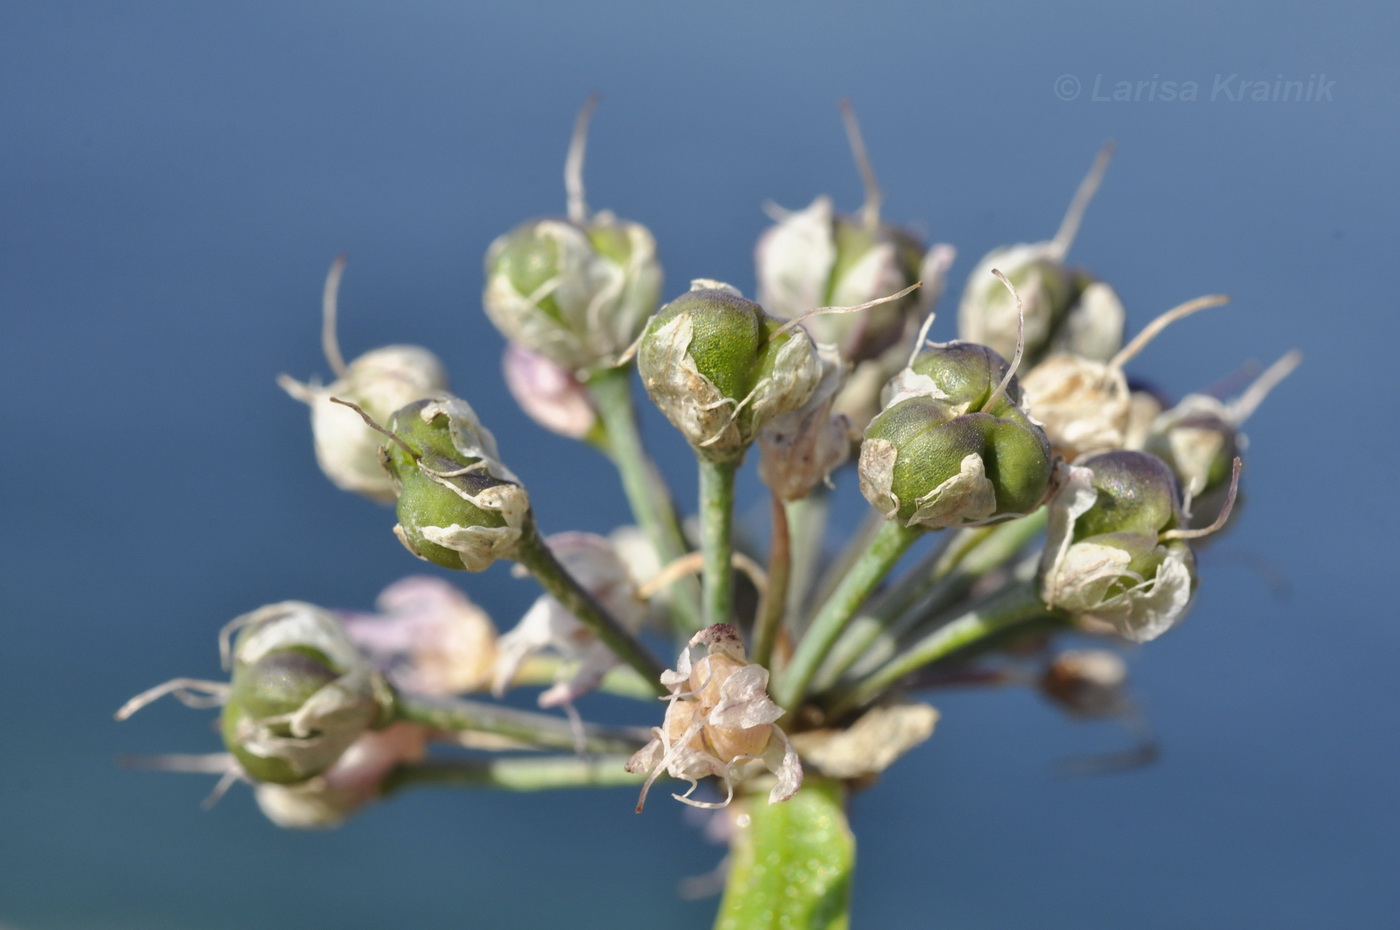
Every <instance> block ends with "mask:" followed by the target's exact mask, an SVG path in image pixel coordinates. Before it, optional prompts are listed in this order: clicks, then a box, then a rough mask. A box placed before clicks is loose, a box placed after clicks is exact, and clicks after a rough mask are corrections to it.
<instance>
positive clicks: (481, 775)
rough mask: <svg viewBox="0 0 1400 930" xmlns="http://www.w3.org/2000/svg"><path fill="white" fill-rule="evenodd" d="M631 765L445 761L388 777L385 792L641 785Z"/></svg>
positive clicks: (598, 760) (602, 760) (568, 759)
mask: <svg viewBox="0 0 1400 930" xmlns="http://www.w3.org/2000/svg"><path fill="white" fill-rule="evenodd" d="M626 764H627V757H626V756H595V757H594V758H592V759H580V758H578V757H577V756H547V757H544V758H536V759H530V758H524V759H521V758H509V759H441V760H434V761H432V762H419V763H416V764H413V765H401V766H399V767H398V768H396V769H394V771H393V772H391V773H389V777H388V778H387V779H386V780H385V782H384V785H383V788H382V791H383V793H384V794H390V793H392V792H395V791H402V790H404V789H405V788H419V787H445V788H496V789H500V790H504V791H547V790H552V789H555V788H607V787H615V786H618V785H635V784H639V783H640V782H641V781H642V779H643V777H644V776H642V775H633V774H632V773H631V772H629V771H627V770H626V769H625V768H623V766H625V765H626Z"/></svg>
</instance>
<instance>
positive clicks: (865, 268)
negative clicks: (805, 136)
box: [754, 196, 951, 364]
mask: <svg viewBox="0 0 1400 930" xmlns="http://www.w3.org/2000/svg"><path fill="white" fill-rule="evenodd" d="M947 248H948V247H947V246H935V247H934V250H931V251H930V252H929V253H928V254H927V255H925V254H924V248H923V245H922V244H921V243H920V242H919V241H918V239H917V238H915V237H914V236H912V235H911V234H909V233H908V232H906V231H905V230H903V229H900V228H899V227H897V226H893V225H891V224H889V223H879V224H877V225H876V226H875V227H873V228H872V227H868V226H866V225H865V224H864V223H863V222H861V221H860V220H859V219H857V218H853V217H846V216H838V215H836V214H835V212H834V211H833V209H832V203H831V198H829V197H825V196H823V197H818V198H816V199H815V200H813V201H812V203H811V204H810V205H809V206H807V207H806V208H804V209H802V210H797V211H793V212H791V213H788V214H787V215H786V216H784V217H783V219H781V220H779V221H778V222H777V223H776V224H775V225H773V226H770V227H769V228H768V229H767V230H765V231H764V232H763V233H762V234H761V235H760V236H759V239H758V243H757V245H756V246H755V249H754V258H755V265H756V266H757V272H758V289H759V298H758V300H759V303H761V304H762V305H763V306H764V308H765V309H767V310H768V312H769V313H772V314H773V315H774V316H777V317H781V318H783V319H793V318H795V317H798V316H800V315H802V314H803V313H806V312H807V311H808V310H812V309H815V308H817V307H853V306H856V305H858V304H863V303H867V302H869V301H872V300H875V299H877V298H880V297H883V296H885V295H886V294H893V293H896V292H897V291H901V290H903V289H904V288H906V287H908V286H909V285H911V284H913V283H914V282H916V281H920V280H922V281H923V282H924V287H923V288H922V289H920V290H919V291H917V292H915V293H913V294H910V295H909V296H907V297H905V298H903V299H901V300H899V301H896V302H893V303H889V304H882V305H880V306H878V307H872V308H870V309H869V310H867V311H864V312H862V313H860V314H831V315H823V316H818V317H815V318H813V319H811V320H809V321H808V326H809V327H810V329H811V330H812V332H813V334H814V335H815V336H816V338H817V339H818V340H819V341H821V342H825V343H829V344H832V345H835V346H838V347H839V348H840V350H841V354H842V356H843V357H844V358H846V359H848V360H850V361H851V362H853V363H856V364H859V363H860V362H863V361H866V360H868V359H872V358H875V357H877V356H879V355H880V353H882V352H883V351H884V350H885V349H887V348H889V347H890V346H892V345H894V344H895V343H896V342H898V341H899V340H900V338H901V337H902V336H903V334H904V332H905V330H906V329H907V326H906V323H907V321H908V320H909V319H911V318H918V317H922V316H924V315H925V314H927V313H928V310H929V308H930V307H932V305H933V304H934V303H935V302H936V301H937V299H938V296H939V294H941V292H942V283H943V282H942V273H943V272H946V265H947V264H950V263H951V256H947V255H946V254H945V252H944V251H940V250H946V249H947Z"/></svg>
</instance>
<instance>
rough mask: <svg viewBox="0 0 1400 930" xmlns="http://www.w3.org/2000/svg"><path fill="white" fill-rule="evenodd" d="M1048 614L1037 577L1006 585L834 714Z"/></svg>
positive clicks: (846, 698)
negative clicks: (998, 635)
mask: <svg viewBox="0 0 1400 930" xmlns="http://www.w3.org/2000/svg"><path fill="white" fill-rule="evenodd" d="M1046 613H1047V608H1046V606H1045V605H1044V604H1043V603H1042V602H1041V600H1040V590H1039V587H1038V585H1037V583H1036V580H1035V579H1034V578H1032V579H1029V580H1026V581H1021V582H1017V583H1015V584H1013V585H1011V586H1010V587H1007V588H1003V589H1002V590H1000V591H998V592H997V593H995V594H993V595H991V596H990V597H988V598H987V599H986V600H984V601H982V602H981V603H980V604H978V605H977V606H975V607H973V608H972V609H971V610H968V611H967V612H966V613H964V614H962V615H961V616H959V617H957V618H956V619H953V620H951V621H949V622H948V623H945V624H942V625H941V626H939V627H938V628H937V629H935V630H933V631H932V632H930V633H929V634H928V635H927V636H925V637H924V638H923V639H920V640H919V641H918V642H916V643H914V644H912V645H911V646H909V647H908V648H906V649H904V650H903V651H902V652H900V654H899V655H897V656H896V657H895V658H894V659H892V660H891V661H890V662H888V663H886V664H885V665H883V666H881V667H880V668H878V669H876V670H875V672H874V673H872V674H871V675H870V676H868V677H866V678H865V679H864V680H862V681H861V682H859V683H858V684H857V685H855V686H854V687H853V688H852V689H851V690H849V691H847V692H846V693H844V694H840V695H838V697H837V699H836V701H835V702H834V703H833V704H832V706H831V716H833V717H839V716H841V715H843V714H845V713H848V712H850V711H854V710H856V709H858V708H860V707H864V706H865V705H866V704H869V703H870V702H871V701H874V700H875V699H876V698H878V697H879V696H880V695H881V694H883V693H884V692H885V691H886V690H888V689H889V688H891V687H893V686H895V685H897V684H898V683H899V682H900V681H901V680H903V679H904V678H905V677H906V676H908V675H910V674H912V673H913V672H916V671H918V670H919V669H921V668H923V667H924V666H925V665H928V664H930V663H932V662H937V661H938V660H940V659H944V658H947V657H948V656H950V655H952V654H953V653H955V652H958V651H959V650H962V649H966V648H967V647H968V646H971V645H973V644H974V643H977V642H979V641H981V640H984V639H986V638H987V637H989V636H993V635H995V634H997V633H1000V632H1002V631H1003V630H1006V629H1007V628H1009V627H1012V626H1015V625H1016V624H1019V623H1023V622H1025V621H1027V620H1034V619H1036V618H1038V617H1043V616H1044V615H1045V614H1046Z"/></svg>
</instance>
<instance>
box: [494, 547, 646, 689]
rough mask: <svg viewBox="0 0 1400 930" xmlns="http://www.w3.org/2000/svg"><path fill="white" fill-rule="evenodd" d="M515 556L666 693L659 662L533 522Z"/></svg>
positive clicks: (574, 612) (617, 651) (597, 634)
mask: <svg viewBox="0 0 1400 930" xmlns="http://www.w3.org/2000/svg"><path fill="white" fill-rule="evenodd" d="M514 558H515V560H516V561H517V562H519V563H520V564H521V565H523V566H524V567H525V568H526V569H527V570H529V572H530V574H531V575H533V576H534V578H535V580H536V581H538V582H539V583H540V586H541V587H543V588H544V589H545V590H546V591H548V592H549V593H550V594H552V595H553V596H554V597H555V599H556V600H558V601H559V603H561V604H563V605H564V607H565V608H567V609H568V611H569V612H570V613H572V614H573V615H574V616H575V617H576V618H578V621H579V622H580V623H582V624H583V625H584V626H585V627H587V628H588V630H589V631H590V632H591V633H593V635H594V636H597V637H598V638H599V639H601V640H602V641H603V642H605V643H607V644H608V647H609V648H611V649H612V651H613V652H614V653H615V654H616V655H617V657H618V658H619V659H621V660H622V661H623V662H625V663H626V664H628V665H630V666H631V667H632V668H634V669H636V670H637V672H638V673H639V674H640V675H641V676H642V677H643V678H645V679H647V680H648V681H650V682H652V683H653V685H654V686H655V689H656V693H657V694H658V695H665V693H666V689H665V688H664V687H663V686H662V685H661V672H662V671H663V670H664V667H663V666H662V665H661V663H660V662H658V661H657V660H656V657H655V656H653V655H652V654H651V653H650V652H649V651H647V648H646V647H645V646H643V645H642V644H641V643H640V642H639V641H638V640H637V638H636V637H635V636H633V635H632V634H631V633H629V632H627V630H626V628H624V627H623V626H622V624H620V623H618V621H617V619H616V618H614V617H613V616H612V615H611V614H609V613H608V612H607V611H606V610H605V609H604V608H603V607H602V605H601V604H599V603H598V602H597V600H596V599H594V597H593V596H592V595H591V594H589V593H588V592H587V591H586V590H584V589H583V588H582V587H581V586H580V585H579V583H578V582H577V581H575V580H574V578H573V576H572V575H570V574H569V573H568V572H567V571H565V570H564V566H562V565H560V564H559V560H558V559H556V558H555V557H554V555H553V553H551V552H550V551H549V547H548V546H546V545H545V544H544V540H542V539H541V538H540V535H539V532H538V531H537V530H536V529H535V527H534V525H533V524H531V525H530V526H529V527H527V529H526V532H525V533H524V534H523V535H522V536H521V538H520V543H519V547H518V549H517V550H516V552H515V553H514Z"/></svg>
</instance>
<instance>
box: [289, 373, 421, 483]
mask: <svg viewBox="0 0 1400 930" xmlns="http://www.w3.org/2000/svg"><path fill="white" fill-rule="evenodd" d="M281 384H282V387H283V389H284V390H286V391H287V393H289V394H291V395H292V396H293V397H295V398H297V399H298V400H302V401H305V402H306V403H307V404H308V405H309V406H310V407H311V433H312V437H313V440H314V442H315V448H316V462H317V464H318V465H320V466H321V471H323V472H324V473H325V475H326V477H327V478H329V479H330V480H331V483H333V484H334V485H335V486H336V487H338V488H341V489H342V490H345V491H353V492H354V493H356V494H362V495H364V496H365V497H368V498H370V499H371V500H376V501H380V502H382V503H393V501H394V499H395V492H394V482H393V479H392V478H390V477H389V475H388V474H387V473H386V472H385V471H384V467H383V466H382V465H381V464H380V459H379V447H380V446H382V445H383V444H384V437H383V435H381V434H380V433H377V432H375V431H374V430H373V429H371V428H370V427H369V426H368V425H366V424H365V422H364V420H363V419H362V418H361V417H360V415H359V414H357V413H356V412H355V411H353V410H351V409H350V408H349V407H346V406H343V405H341V404H336V403H332V402H331V398H332V397H335V398H339V399H340V400H345V401H349V402H350V403H353V404H355V405H356V406H358V407H359V408H360V409H362V410H364V411H365V412H366V413H367V414H369V415H370V417H372V418H373V419H375V420H376V421H378V422H380V423H385V422H388V419H389V416H390V415H391V414H392V413H393V412H394V411H395V410H397V409H399V408H400V407H402V406H404V405H405V404H409V403H412V402H413V401H415V400H418V399H420V398H423V397H431V396H434V395H437V394H440V393H442V392H443V391H445V390H447V373H446V371H445V370H444V369H443V367H442V363H441V362H440V361H438V358H437V356H436V355H434V354H433V353H432V352H429V351H428V350H427V349H424V348H421V347H419V346H409V345H398V346H386V347H384V348H382V349H375V350H374V351H372V352H366V353H365V354H364V355H361V356H360V357H359V358H357V359H355V360H354V361H353V362H351V363H350V365H349V366H348V367H347V370H346V374H345V377H344V378H340V379H338V380H336V381H333V382H332V383H330V384H329V385H326V386H325V387H321V386H319V385H316V384H301V383H299V382H296V381H293V380H291V379H289V378H288V379H284V380H283V381H282V382H281Z"/></svg>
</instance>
